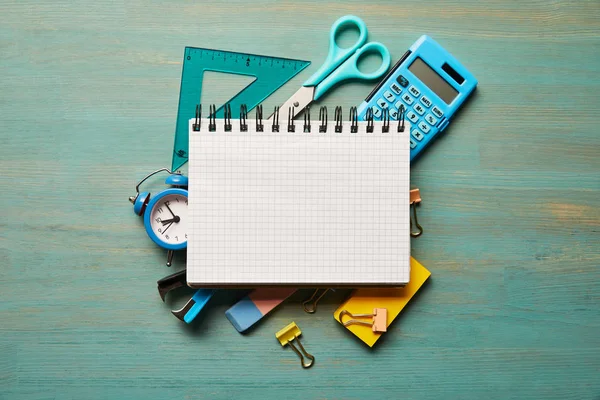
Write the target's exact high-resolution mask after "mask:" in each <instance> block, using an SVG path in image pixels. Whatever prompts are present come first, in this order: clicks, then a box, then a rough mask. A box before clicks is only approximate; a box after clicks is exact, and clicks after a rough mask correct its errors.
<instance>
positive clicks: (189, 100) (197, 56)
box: [171, 47, 310, 171]
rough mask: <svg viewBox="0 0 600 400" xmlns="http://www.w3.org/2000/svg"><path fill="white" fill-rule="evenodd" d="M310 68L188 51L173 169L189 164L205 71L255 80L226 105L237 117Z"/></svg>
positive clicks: (303, 64)
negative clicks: (191, 131) (192, 126)
mask: <svg viewBox="0 0 600 400" xmlns="http://www.w3.org/2000/svg"><path fill="white" fill-rule="evenodd" d="M309 65H310V61H303V60H293V59H289V58H281V57H268V56H261V55H257V54H243V53H235V52H232V51H223V50H212V49H203V48H196V47H186V48H185V51H184V55H183V69H182V72H181V89H180V91H179V107H178V110H177V125H176V127H175V144H174V147H173V160H172V163H171V169H172V170H173V171H175V170H177V169H178V168H180V167H181V166H182V165H183V164H185V163H186V162H187V160H188V149H189V148H188V121H189V119H190V118H193V116H194V115H193V112H194V106H195V105H196V104H198V103H199V102H200V95H201V92H202V80H203V77H204V72H205V71H215V72H222V73H228V74H235V75H246V76H252V77H255V78H256V79H255V80H254V81H253V82H252V83H250V84H249V85H248V86H246V87H245V88H244V89H243V90H242V91H240V92H239V93H238V94H237V95H235V96H234V97H233V98H231V99H229V100H228V102H227V103H228V104H230V105H231V106H233V107H234V112H235V113H236V116H237V110H239V107H240V105H241V104H245V105H246V106H247V107H248V110H251V109H252V108H254V107H255V106H256V105H257V104H259V103H260V102H262V101H263V100H264V99H266V98H267V97H269V96H270V95H271V94H272V93H273V92H275V91H276V90H277V89H279V88H280V87H281V86H283V85H284V84H285V83H286V82H287V81H289V80H290V79H292V78H293V77H294V76H296V74H298V73H299V72H300V71H302V70H303V69H304V68H306V67H307V66H309ZM222 115H223V110H222V107H221V108H219V109H217V117H219V118H220V117H221V116H222Z"/></svg>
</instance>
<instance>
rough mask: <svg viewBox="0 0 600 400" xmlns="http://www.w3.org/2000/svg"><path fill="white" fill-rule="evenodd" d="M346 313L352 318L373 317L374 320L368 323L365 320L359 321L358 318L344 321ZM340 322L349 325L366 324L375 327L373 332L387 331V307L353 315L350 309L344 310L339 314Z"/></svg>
mask: <svg viewBox="0 0 600 400" xmlns="http://www.w3.org/2000/svg"><path fill="white" fill-rule="evenodd" d="M344 315H348V316H349V317H350V318H371V317H372V318H373V322H371V323H368V322H365V321H359V320H357V319H351V320H348V321H346V322H343V321H342V320H343V318H344ZM339 319H340V322H342V324H343V325H344V326H348V325H352V324H354V325H366V326H371V327H372V328H373V332H387V308H375V309H373V314H356V315H352V314H351V313H350V311H348V310H342V311H341V312H340V315H339Z"/></svg>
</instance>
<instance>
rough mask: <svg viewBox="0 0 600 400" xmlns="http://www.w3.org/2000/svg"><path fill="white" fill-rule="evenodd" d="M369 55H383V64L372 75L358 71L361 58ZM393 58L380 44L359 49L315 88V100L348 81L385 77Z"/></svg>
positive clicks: (374, 43) (367, 45)
mask: <svg viewBox="0 0 600 400" xmlns="http://www.w3.org/2000/svg"><path fill="white" fill-rule="evenodd" d="M367 53H379V54H380V55H381V60H382V63H381V65H380V66H379V68H378V69H377V71H374V72H371V73H368V74H367V73H364V72H360V70H359V69H358V60H359V59H360V57H361V56H363V55H364V54H367ZM391 60H392V58H391V56H390V52H389V50H388V49H387V48H386V47H385V46H384V45H382V44H381V43H378V42H370V43H367V44H366V45H364V46H363V47H361V48H359V49H358V50H357V51H356V53H354V54H353V55H352V56H351V57H350V58H348V59H347V60H346V61H345V62H343V63H342V65H340V66H339V67H338V68H337V69H336V70H335V71H333V72H332V73H331V74H329V76H327V77H326V78H325V79H324V80H323V81H322V82H321V83H319V84H318V85H317V87H316V88H315V92H314V95H313V100H317V99H318V98H319V97H321V96H322V95H323V94H324V93H325V92H327V91H328V90H329V89H330V88H331V87H333V86H334V85H336V84H338V83H340V82H341V81H345V80H346V79H363V80H372V79H377V78H380V77H381V76H383V74H385V73H386V72H387V70H388V68H390V63H391Z"/></svg>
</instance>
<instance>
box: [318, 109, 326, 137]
mask: <svg viewBox="0 0 600 400" xmlns="http://www.w3.org/2000/svg"><path fill="white" fill-rule="evenodd" d="M319 119H320V120H321V125H319V132H321V133H323V132H327V107H325V106H322V107H321V108H320V109H319Z"/></svg>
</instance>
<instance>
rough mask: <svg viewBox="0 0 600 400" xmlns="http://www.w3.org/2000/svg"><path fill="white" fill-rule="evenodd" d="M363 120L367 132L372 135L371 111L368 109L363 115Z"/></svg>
mask: <svg viewBox="0 0 600 400" xmlns="http://www.w3.org/2000/svg"><path fill="white" fill-rule="evenodd" d="M365 119H366V120H367V132H368V133H373V128H374V125H373V109H372V108H369V109H368V110H367V113H366V114H365Z"/></svg>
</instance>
